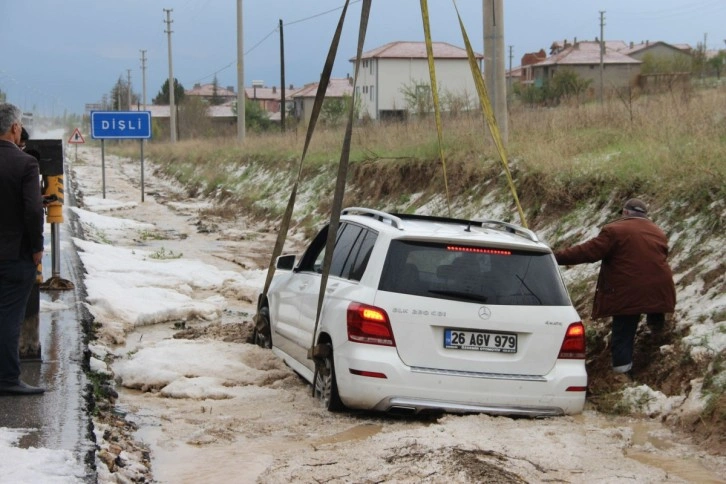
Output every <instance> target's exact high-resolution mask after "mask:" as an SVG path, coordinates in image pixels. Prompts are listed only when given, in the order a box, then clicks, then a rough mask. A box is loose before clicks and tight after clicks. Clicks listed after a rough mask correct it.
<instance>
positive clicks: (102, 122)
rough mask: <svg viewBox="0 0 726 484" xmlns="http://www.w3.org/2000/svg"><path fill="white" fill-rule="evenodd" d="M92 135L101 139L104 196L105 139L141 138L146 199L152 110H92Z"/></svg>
mask: <svg viewBox="0 0 726 484" xmlns="http://www.w3.org/2000/svg"><path fill="white" fill-rule="evenodd" d="M91 137H92V138H93V139H100V140H101V173H102V187H103V198H106V166H105V164H106V160H105V153H104V151H105V146H104V140H107V139H138V140H141V201H142V202H143V201H144V145H143V143H144V142H143V140H144V139H150V138H151V111H91Z"/></svg>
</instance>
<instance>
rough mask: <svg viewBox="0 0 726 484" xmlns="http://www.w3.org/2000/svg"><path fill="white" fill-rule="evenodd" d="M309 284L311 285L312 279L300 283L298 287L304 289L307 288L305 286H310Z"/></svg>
mask: <svg viewBox="0 0 726 484" xmlns="http://www.w3.org/2000/svg"><path fill="white" fill-rule="evenodd" d="M309 285H310V281H305V282H303V283H302V284H300V285H299V286H298V289H300V290H301V291H302V290H303V289H305V288H306V287H308V286H309Z"/></svg>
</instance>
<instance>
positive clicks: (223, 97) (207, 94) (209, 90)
mask: <svg viewBox="0 0 726 484" xmlns="http://www.w3.org/2000/svg"><path fill="white" fill-rule="evenodd" d="M184 95H185V96H197V97H199V98H201V99H203V100H204V101H206V102H208V103H210V104H211V103H212V100H213V99H214V97H215V95H216V97H217V99H218V100H219V104H224V103H227V102H231V101H236V100H237V93H236V92H235V91H234V86H227V87H226V88H224V87H221V86H217V89H216V93H215V89H214V84H211V83H210V84H199V83H197V84H194V87H193V88H191V89H188V90H186V91H184Z"/></svg>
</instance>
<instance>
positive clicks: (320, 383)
mask: <svg viewBox="0 0 726 484" xmlns="http://www.w3.org/2000/svg"><path fill="white" fill-rule="evenodd" d="M327 353H328V355H327V356H325V357H321V358H320V359H319V360H318V361H317V362H316V372H315V397H317V398H318V399H320V401H321V402H323V405H324V406H325V408H326V409H328V410H329V411H331V412H337V411H339V410H342V409H344V408H345V405H343V402H342V401H341V400H340V395H338V384H337V382H336V381H335V365H334V364H333V351H332V348H331V350H330V351H328V352H327Z"/></svg>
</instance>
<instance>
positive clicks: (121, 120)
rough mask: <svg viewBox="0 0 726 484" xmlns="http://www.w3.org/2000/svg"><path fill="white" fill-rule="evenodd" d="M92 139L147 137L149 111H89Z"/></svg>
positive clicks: (149, 126) (149, 125)
mask: <svg viewBox="0 0 726 484" xmlns="http://www.w3.org/2000/svg"><path fill="white" fill-rule="evenodd" d="M91 138H93V139H142V138H143V139H149V138H151V111H91Z"/></svg>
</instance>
